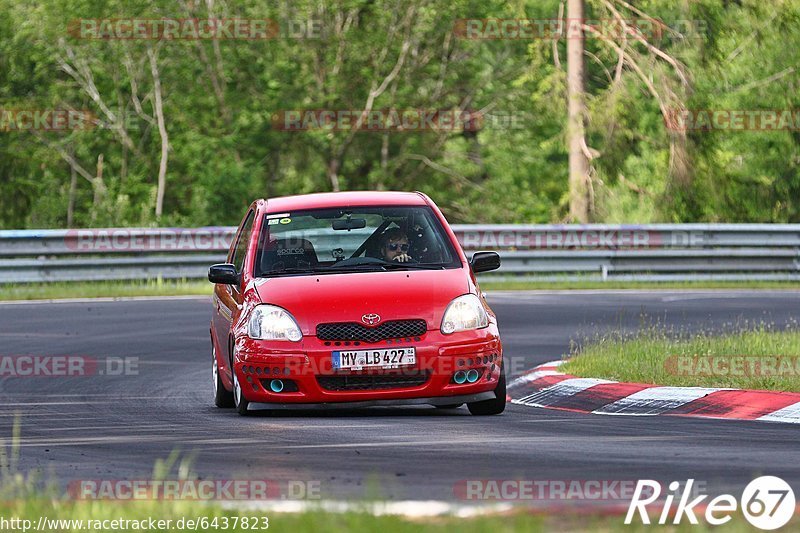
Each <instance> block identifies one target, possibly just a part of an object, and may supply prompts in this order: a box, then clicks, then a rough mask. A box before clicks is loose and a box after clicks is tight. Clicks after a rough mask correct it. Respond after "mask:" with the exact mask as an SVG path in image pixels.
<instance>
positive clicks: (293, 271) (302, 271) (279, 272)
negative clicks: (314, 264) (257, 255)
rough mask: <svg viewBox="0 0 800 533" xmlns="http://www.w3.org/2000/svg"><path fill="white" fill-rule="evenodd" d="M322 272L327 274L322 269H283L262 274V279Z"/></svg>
mask: <svg viewBox="0 0 800 533" xmlns="http://www.w3.org/2000/svg"><path fill="white" fill-rule="evenodd" d="M320 272H326V271H325V270H322V269H318V268H317V269H315V268H296V267H291V268H281V269H280V270H268V271H266V272H262V273H261V276H260V277H272V276H281V275H283V274H318V273H320Z"/></svg>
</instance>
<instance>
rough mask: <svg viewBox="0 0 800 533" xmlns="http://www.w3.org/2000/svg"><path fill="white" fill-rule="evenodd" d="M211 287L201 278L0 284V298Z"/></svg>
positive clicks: (200, 291) (168, 292)
mask: <svg viewBox="0 0 800 533" xmlns="http://www.w3.org/2000/svg"><path fill="white" fill-rule="evenodd" d="M212 288H213V285H212V284H211V283H209V282H208V281H202V280H201V281H187V280H175V281H162V280H150V281H94V282H83V281H81V282H74V283H20V284H0V301H2V300H56V299H62V298H123V297H131V296H184V295H211V291H212Z"/></svg>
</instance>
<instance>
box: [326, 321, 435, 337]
mask: <svg viewBox="0 0 800 533" xmlns="http://www.w3.org/2000/svg"><path fill="white" fill-rule="evenodd" d="M425 331H426V325H425V321H424V320H422V319H415V320H392V321H389V322H384V323H383V324H378V325H377V326H375V327H367V326H364V325H362V324H359V323H358V322H336V323H332V324H319V325H317V338H319V339H320V340H323V341H362V342H378V341H382V340H386V339H400V338H403V337H419V336H420V335H423V334H424V333H425Z"/></svg>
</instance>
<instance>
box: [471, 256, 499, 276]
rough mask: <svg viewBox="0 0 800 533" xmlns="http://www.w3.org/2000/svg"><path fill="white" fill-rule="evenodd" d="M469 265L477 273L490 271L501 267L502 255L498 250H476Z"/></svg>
mask: <svg viewBox="0 0 800 533" xmlns="http://www.w3.org/2000/svg"><path fill="white" fill-rule="evenodd" d="M469 266H470V268H472V271H473V272H475V273H476V274H477V273H478V272H489V271H490V270H497V269H498V268H500V256H499V255H498V254H497V252H475V253H474V254H472V259H470V261H469Z"/></svg>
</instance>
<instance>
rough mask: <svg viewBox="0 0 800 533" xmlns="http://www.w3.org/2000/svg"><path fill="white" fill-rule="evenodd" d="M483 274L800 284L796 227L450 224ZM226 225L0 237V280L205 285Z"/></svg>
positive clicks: (221, 255)
mask: <svg viewBox="0 0 800 533" xmlns="http://www.w3.org/2000/svg"><path fill="white" fill-rule="evenodd" d="M453 229H454V231H455V232H456V235H457V237H458V239H459V242H461V245H462V246H463V248H464V250H465V251H466V252H467V253H470V252H473V251H476V250H486V249H488V250H497V251H498V252H500V255H501V257H502V260H503V266H502V267H501V268H500V270H498V271H497V272H493V273H489V274H486V275H485V276H486V277H490V276H492V277H495V278H497V277H500V278H506V279H528V278H531V277H533V278H535V279H538V280H574V279H581V280H610V279H614V280H641V281H647V280H656V281H658V280H686V281H691V280H703V279H712V280H744V279H753V280H800V224H651V225H604V224H590V225H580V226H578V225H454V226H453ZM235 231H236V228H232V227H207V228H192V229H186V228H152V229H137V228H133V229H131V228H118V229H79V230H4V231H0V283H36V282H51V281H100V280H131V279H155V278H161V279H203V278H205V277H206V273H207V270H208V266H209V265H211V264H212V263H216V262H220V261H223V260H224V259H225V255H226V253H227V250H228V247H229V245H230V241H231V239H232V237H233V235H234V233H235Z"/></svg>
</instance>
